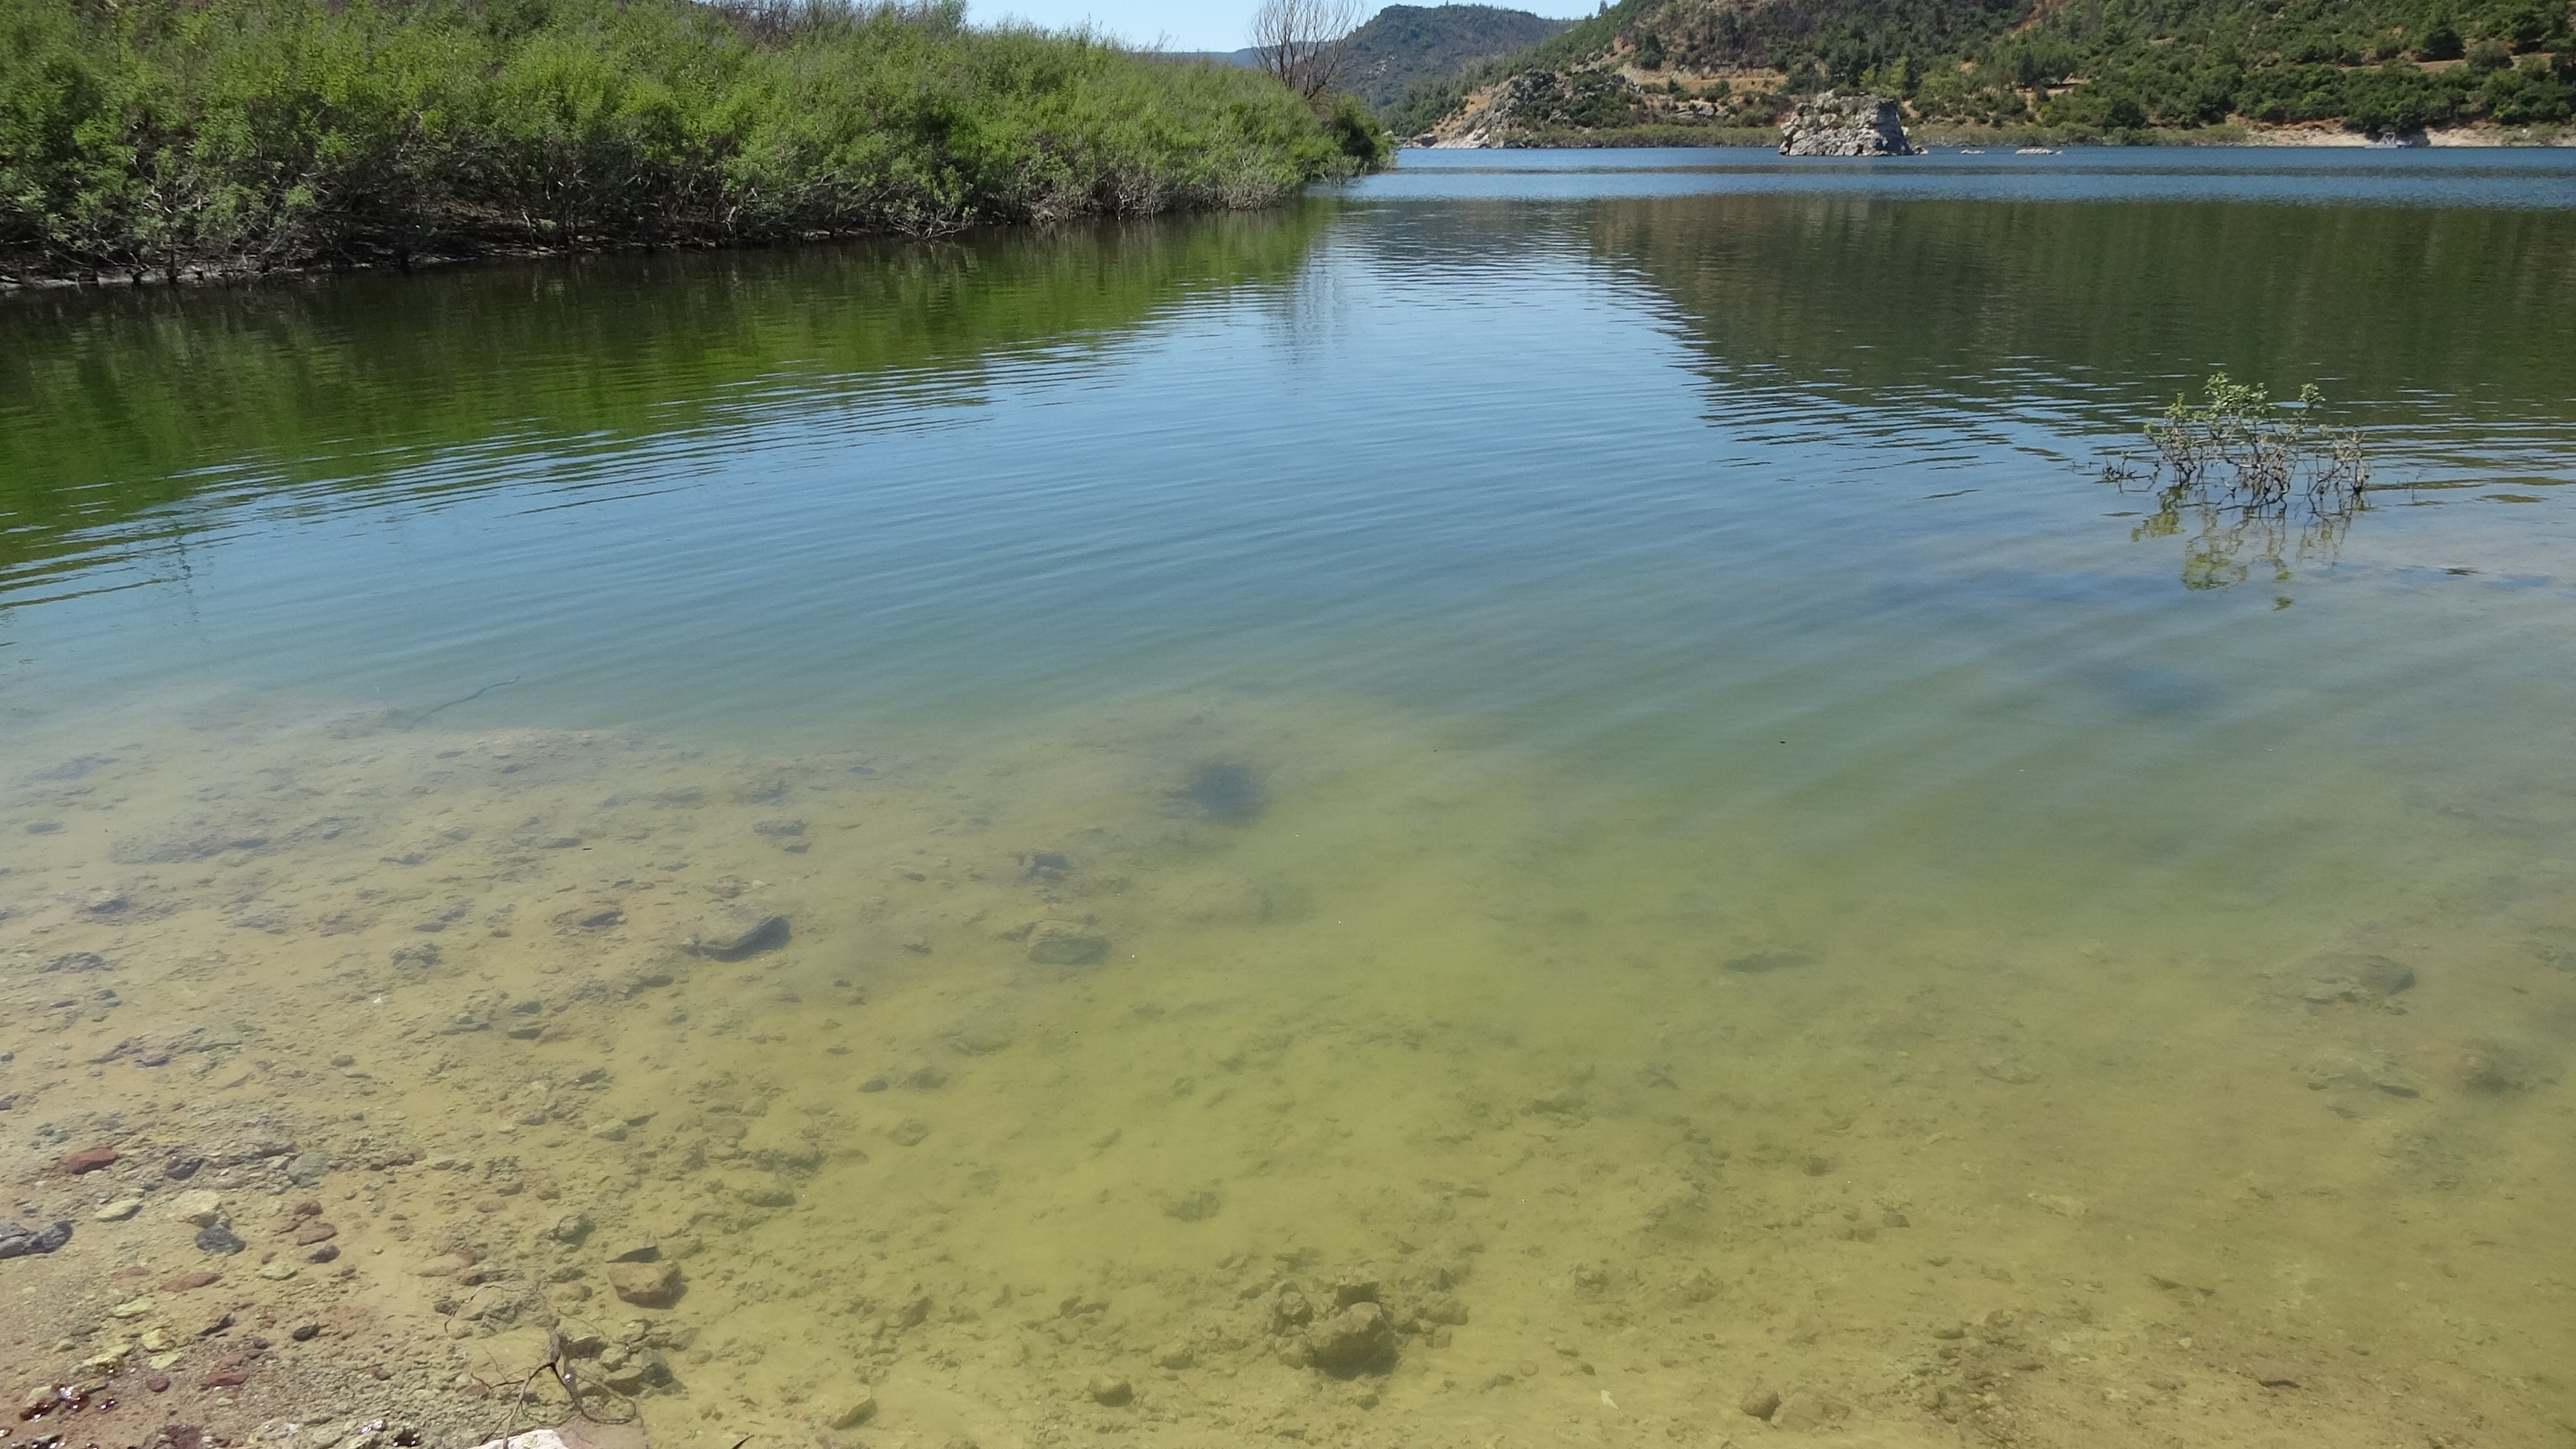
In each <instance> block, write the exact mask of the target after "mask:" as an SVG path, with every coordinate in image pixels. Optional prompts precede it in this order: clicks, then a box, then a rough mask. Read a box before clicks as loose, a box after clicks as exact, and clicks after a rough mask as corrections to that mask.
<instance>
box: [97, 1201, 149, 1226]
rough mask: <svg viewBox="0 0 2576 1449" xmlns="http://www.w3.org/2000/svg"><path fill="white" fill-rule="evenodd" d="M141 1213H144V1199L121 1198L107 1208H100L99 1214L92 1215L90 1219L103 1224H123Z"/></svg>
mask: <svg viewBox="0 0 2576 1449" xmlns="http://www.w3.org/2000/svg"><path fill="white" fill-rule="evenodd" d="M141 1211H143V1199H141V1198H139V1197H121V1198H118V1199H117V1200H116V1201H114V1202H112V1203H109V1204H108V1205H107V1206H105V1207H103V1208H100V1209H99V1210H98V1211H97V1212H94V1213H92V1214H90V1218H91V1219H92V1220H93V1221H96V1222H102V1223H121V1222H123V1221H125V1220H126V1219H127V1218H130V1217H132V1216H134V1215H135V1214H136V1213H139V1212H141Z"/></svg>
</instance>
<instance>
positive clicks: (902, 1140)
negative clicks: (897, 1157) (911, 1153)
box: [886, 1117, 930, 1147]
mask: <svg viewBox="0 0 2576 1449" xmlns="http://www.w3.org/2000/svg"><path fill="white" fill-rule="evenodd" d="M929 1135H930V1124H929V1123H927V1122H924V1121H922V1120H921V1119H920V1118H918V1117H906V1118H904V1119H903V1120H902V1121H900V1122H897V1123H896V1124H894V1125H893V1126H891V1127H888V1128H887V1129H886V1137H887V1139H888V1140H889V1141H891V1142H893V1143H894V1144H895V1145H896V1146H897V1147H918V1146H920V1145H921V1142H922V1139H923V1138H926V1137H928V1136H929Z"/></svg>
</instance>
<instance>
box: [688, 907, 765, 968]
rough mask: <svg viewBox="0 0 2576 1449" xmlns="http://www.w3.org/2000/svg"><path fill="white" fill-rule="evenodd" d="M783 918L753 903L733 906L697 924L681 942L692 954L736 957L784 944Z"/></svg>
mask: <svg viewBox="0 0 2576 1449" xmlns="http://www.w3.org/2000/svg"><path fill="white" fill-rule="evenodd" d="M787 937H788V928H787V918H786V917H785V916H781V915H776V914H773V913H771V912H768V911H763V910H760V909H758V908H757V907H751V906H735V907H732V908H730V909H728V910H726V911H724V912H722V913H721V914H719V915H717V916H715V917H714V918H712V919H710V920H708V921H707V922H705V923H704V924H703V925H701V926H700V927H699V928H698V931H697V934H695V935H693V936H691V937H690V938H689V939H688V941H687V942H686V943H684V944H683V945H682V946H681V948H680V949H681V950H683V951H686V952H688V953H689V954H690V955H692V956H708V957H712V958H714V959H715V960H718V961H739V960H742V959H743V958H744V957H746V956H757V955H759V954H760V953H761V952H763V951H775V950H777V949H778V948H779V947H781V946H784V945H786V944H787Z"/></svg>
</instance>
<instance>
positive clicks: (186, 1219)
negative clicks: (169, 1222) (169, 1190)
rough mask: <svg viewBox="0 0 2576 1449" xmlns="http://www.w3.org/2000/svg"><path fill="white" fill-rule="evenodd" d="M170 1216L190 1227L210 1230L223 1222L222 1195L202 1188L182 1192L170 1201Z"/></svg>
mask: <svg viewBox="0 0 2576 1449" xmlns="http://www.w3.org/2000/svg"><path fill="white" fill-rule="evenodd" d="M170 1216H172V1217H174V1218H177V1219H178V1220H179V1221H181V1222H183V1223H186V1224H188V1225H189V1226H191V1227H199V1228H211V1227H213V1226H214V1225H215V1224H217V1223H219V1222H222V1221H223V1220H224V1199H223V1195H222V1194H220V1193H216V1192H211V1191H208V1190H207V1189H205V1188H202V1187H201V1188H198V1189H197V1190H196V1191H194V1192H183V1193H181V1194H179V1195H178V1196H177V1197H176V1198H173V1199H172V1200H171V1202H170Z"/></svg>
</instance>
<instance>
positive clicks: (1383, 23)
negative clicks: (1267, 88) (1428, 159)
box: [1181, 5, 1575, 115]
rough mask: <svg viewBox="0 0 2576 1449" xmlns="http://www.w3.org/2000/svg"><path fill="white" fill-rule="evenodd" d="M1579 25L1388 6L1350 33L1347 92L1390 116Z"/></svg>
mask: <svg viewBox="0 0 2576 1449" xmlns="http://www.w3.org/2000/svg"><path fill="white" fill-rule="evenodd" d="M1574 23H1575V22H1573V21H1571V20H1550V19H1549V18H1547V17H1546V16H1544V15H1532V14H1530V13H1529V12H1528V11H1526V10H1506V9H1504V8H1502V7H1501V6H1497V5H1389V6H1387V7H1386V8H1385V9H1383V10H1380V11H1379V12H1378V13H1377V14H1375V15H1373V16H1370V17H1369V19H1368V22H1367V23H1366V24H1364V25H1362V26H1361V27H1360V28H1359V29H1357V30H1354V31H1352V32H1351V40H1350V50H1349V53H1348V54H1347V56H1346V57H1345V58H1344V61H1343V69H1342V74H1341V78H1340V82H1339V84H1340V86H1341V88H1342V89H1344V90H1347V91H1350V92H1351V93H1352V94H1354V95H1357V96H1358V97H1359V98H1360V99H1361V100H1363V101H1366V102H1367V103H1368V104H1369V106H1370V108H1371V109H1373V110H1375V111H1377V112H1379V113H1380V114H1381V115H1383V114H1385V113H1386V112H1387V111H1388V109H1389V108H1390V107H1392V106H1394V105H1395V104H1396V103H1397V102H1398V101H1400V100H1401V99H1403V97H1404V95H1405V93H1406V92H1408V91H1411V90H1412V89H1414V88H1415V87H1417V86H1419V85H1422V84H1423V83H1425V82H1436V81H1440V80H1445V79H1447V78H1449V77H1451V76H1454V75H1456V74H1457V73H1458V72H1459V71H1461V70H1464V69H1465V68H1467V67H1468V66H1471V65H1474V64H1475V63H1476V62H1478V61H1482V60H1492V59H1495V58H1497V57H1500V56H1507V55H1514V54H1517V53H1519V52H1521V51H1524V50H1527V49H1528V48H1529V47H1531V46H1533V45H1536V44H1538V43H1539V42H1540V41H1542V40H1545V39H1547V38H1548V37H1549V36H1551V35H1555V34H1557V33H1558V32H1560V31H1562V30H1564V29H1566V28H1567V27H1568V26H1571V25H1573V24H1574ZM1181 58H1183V59H1189V60H1207V61H1214V62H1216V63H1217V64H1219V65H1239V66H1257V65H1259V64H1261V52H1259V51H1257V50H1254V49H1252V48H1251V47H1249V46H1246V47H1245V48H1243V49H1242V50H1202V51H1188V52H1183V53H1182V56H1181Z"/></svg>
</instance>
